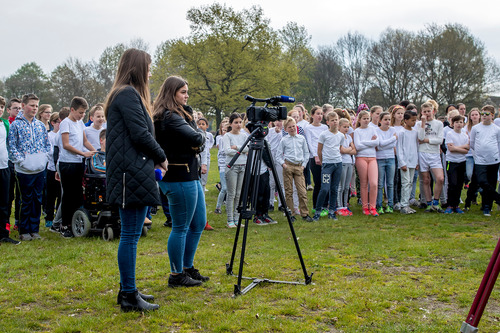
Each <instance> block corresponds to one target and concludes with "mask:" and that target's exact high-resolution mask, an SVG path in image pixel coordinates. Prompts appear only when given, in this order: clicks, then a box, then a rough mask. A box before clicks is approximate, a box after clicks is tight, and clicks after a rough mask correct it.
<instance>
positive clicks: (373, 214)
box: [370, 208, 378, 216]
mask: <svg viewBox="0 0 500 333" xmlns="http://www.w3.org/2000/svg"><path fill="white" fill-rule="evenodd" d="M370 215H371V216H378V213H377V210H376V209H375V208H370Z"/></svg>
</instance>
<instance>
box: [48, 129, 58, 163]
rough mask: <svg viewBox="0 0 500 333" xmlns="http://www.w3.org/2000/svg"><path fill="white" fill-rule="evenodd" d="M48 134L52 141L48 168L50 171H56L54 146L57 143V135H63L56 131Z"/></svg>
mask: <svg viewBox="0 0 500 333" xmlns="http://www.w3.org/2000/svg"><path fill="white" fill-rule="evenodd" d="M47 135H48V136H49V142H50V151H49V152H48V153H47V154H48V159H49V163H47V169H49V170H50V171H56V166H55V165H54V147H55V145H56V140H57V137H61V136H60V135H59V132H57V133H56V132H54V131H50V132H49V134H47Z"/></svg>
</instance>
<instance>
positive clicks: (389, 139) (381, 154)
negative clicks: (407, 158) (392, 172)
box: [376, 127, 397, 160]
mask: <svg viewBox="0 0 500 333" xmlns="http://www.w3.org/2000/svg"><path fill="white" fill-rule="evenodd" d="M376 132H377V137H378V140H379V143H378V147H377V159H378V160H383V159H386V158H394V156H395V155H394V147H396V143H397V139H396V137H395V136H394V134H395V133H396V129H395V128H394V127H389V129H387V131H383V130H382V129H381V128H380V127H379V128H377V130H376Z"/></svg>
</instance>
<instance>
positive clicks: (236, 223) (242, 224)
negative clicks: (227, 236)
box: [233, 220, 245, 228]
mask: <svg viewBox="0 0 500 333" xmlns="http://www.w3.org/2000/svg"><path fill="white" fill-rule="evenodd" d="M233 224H234V227H235V228H236V227H238V220H236V221H233ZM241 227H242V228H244V227H245V223H243V222H242V223H241Z"/></svg>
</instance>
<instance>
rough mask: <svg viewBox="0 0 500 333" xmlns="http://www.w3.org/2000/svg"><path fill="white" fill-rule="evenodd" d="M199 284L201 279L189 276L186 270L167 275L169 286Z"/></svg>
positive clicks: (193, 285) (194, 285) (192, 285)
mask: <svg viewBox="0 0 500 333" xmlns="http://www.w3.org/2000/svg"><path fill="white" fill-rule="evenodd" d="M199 285H201V281H199V280H195V279H193V278H191V277H190V276H189V275H187V274H186V272H185V271H184V272H182V273H181V274H177V275H172V274H170V276H169V277H168V286H169V287H196V286H199Z"/></svg>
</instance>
